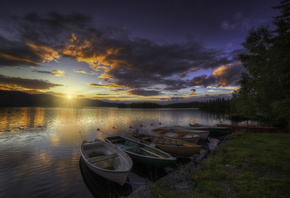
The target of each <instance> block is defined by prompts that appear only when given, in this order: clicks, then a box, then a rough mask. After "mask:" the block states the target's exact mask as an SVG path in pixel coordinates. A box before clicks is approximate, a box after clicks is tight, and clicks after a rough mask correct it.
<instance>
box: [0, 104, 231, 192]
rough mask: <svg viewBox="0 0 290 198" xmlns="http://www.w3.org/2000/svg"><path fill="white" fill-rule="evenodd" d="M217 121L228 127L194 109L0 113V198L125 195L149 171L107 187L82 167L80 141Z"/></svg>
mask: <svg viewBox="0 0 290 198" xmlns="http://www.w3.org/2000/svg"><path fill="white" fill-rule="evenodd" d="M220 121H222V122H223V123H230V121H229V120H227V119H226V118H223V117H218V116H213V115H209V114H207V113H202V112H200V111H199V110H198V109H119V108H87V109H86V108H83V109H73V108H0V197H6V198H10V197H13V198H14V197H29V198H33V197H43V198H44V197H45V198H46V197H53V198H56V197H58V198H59V197H70V198H73V197H82V198H86V197H118V196H119V195H122V194H123V195H126V194H128V193H130V192H131V191H132V190H134V189H136V188H137V187H138V185H140V184H142V183H144V181H146V180H145V179H144V177H147V176H148V174H150V175H153V174H155V173H154V171H153V172H152V170H151V171H150V173H148V174H147V173H146V171H144V170H145V169H144V167H142V165H135V166H134V167H133V169H134V170H132V173H130V174H129V180H130V181H131V183H127V184H125V185H124V186H122V187H120V186H118V185H115V184H114V183H112V182H108V181H106V180H104V179H103V178H100V177H98V176H97V175H94V174H92V173H91V172H90V171H89V170H87V168H86V167H85V166H84V165H83V163H82V161H81V160H80V151H79V147H80V144H81V142H82V139H86V140H94V139H95V138H100V139H104V138H105V137H107V136H112V135H115V134H120V135H127V134H129V133H131V132H132V131H133V130H134V129H138V130H139V131H141V132H142V131H144V132H145V131H150V130H152V129H154V128H158V127H163V126H173V125H181V126H188V124H189V123H191V124H194V123H201V124H207V125H211V126H214V125H215V124H217V123H219V122H220ZM98 129H99V130H98ZM142 174H143V175H142ZM156 174H157V175H160V174H161V175H162V174H166V172H165V171H164V172H162V170H158V173H156ZM146 175H147V176H146Z"/></svg>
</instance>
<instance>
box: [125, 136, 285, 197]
mask: <svg viewBox="0 0 290 198" xmlns="http://www.w3.org/2000/svg"><path fill="white" fill-rule="evenodd" d="M289 142H290V134H289V133H250V132H238V133H233V134H231V135H230V136H229V137H227V139H226V141H225V144H222V145H221V146H219V147H218V148H217V149H216V150H214V151H212V152H211V153H210V154H209V155H208V157H207V158H206V159H205V160H203V161H202V162H201V164H194V163H190V164H188V165H187V166H185V167H182V168H181V169H180V170H178V171H175V172H173V173H170V174H169V175H168V176H166V177H165V178H161V179H160V180H158V181H157V182H155V183H154V184H149V186H141V187H140V189H137V190H136V192H133V193H132V194H131V195H130V196H129V197H135V196H136V194H137V197H140V195H141V194H142V195H143V196H142V197H179V198H182V197H222V198H225V197H273V198H274V197H275V198H279V197H281V198H282V197H283V198H284V197H290V188H289V186H290V144H289ZM174 182H175V183H174ZM138 190H139V191H138Z"/></svg>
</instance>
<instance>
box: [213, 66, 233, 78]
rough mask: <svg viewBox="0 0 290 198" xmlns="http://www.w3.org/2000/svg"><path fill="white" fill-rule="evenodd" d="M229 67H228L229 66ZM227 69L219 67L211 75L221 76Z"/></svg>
mask: <svg viewBox="0 0 290 198" xmlns="http://www.w3.org/2000/svg"><path fill="white" fill-rule="evenodd" d="M229 66H230V65H229ZM227 69H228V67H226V66H224V65H222V66H220V67H219V68H217V69H214V70H213V75H214V76H220V75H222V74H223V73H224V72H225V71H226V70H227Z"/></svg>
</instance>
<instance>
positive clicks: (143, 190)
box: [128, 185, 154, 198]
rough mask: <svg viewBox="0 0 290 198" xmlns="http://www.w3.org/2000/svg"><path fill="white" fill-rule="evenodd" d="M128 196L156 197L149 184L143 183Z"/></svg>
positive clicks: (131, 197)
mask: <svg viewBox="0 0 290 198" xmlns="http://www.w3.org/2000/svg"><path fill="white" fill-rule="evenodd" d="M128 198H154V197H153V195H152V193H151V191H150V189H149V187H148V186H147V185H141V186H140V187H139V188H138V189H136V190H135V191H134V192H132V193H131V194H130V196H129V197H128Z"/></svg>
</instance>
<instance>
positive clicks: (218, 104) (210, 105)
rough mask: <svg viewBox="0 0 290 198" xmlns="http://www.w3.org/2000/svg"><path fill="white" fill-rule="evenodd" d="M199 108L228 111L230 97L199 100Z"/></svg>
mask: <svg viewBox="0 0 290 198" xmlns="http://www.w3.org/2000/svg"><path fill="white" fill-rule="evenodd" d="M199 109H200V110H202V111H208V112H212V113H229V112H230V99H227V100H226V99H224V98H216V99H213V100H206V101H203V102H200V104H199Z"/></svg>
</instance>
